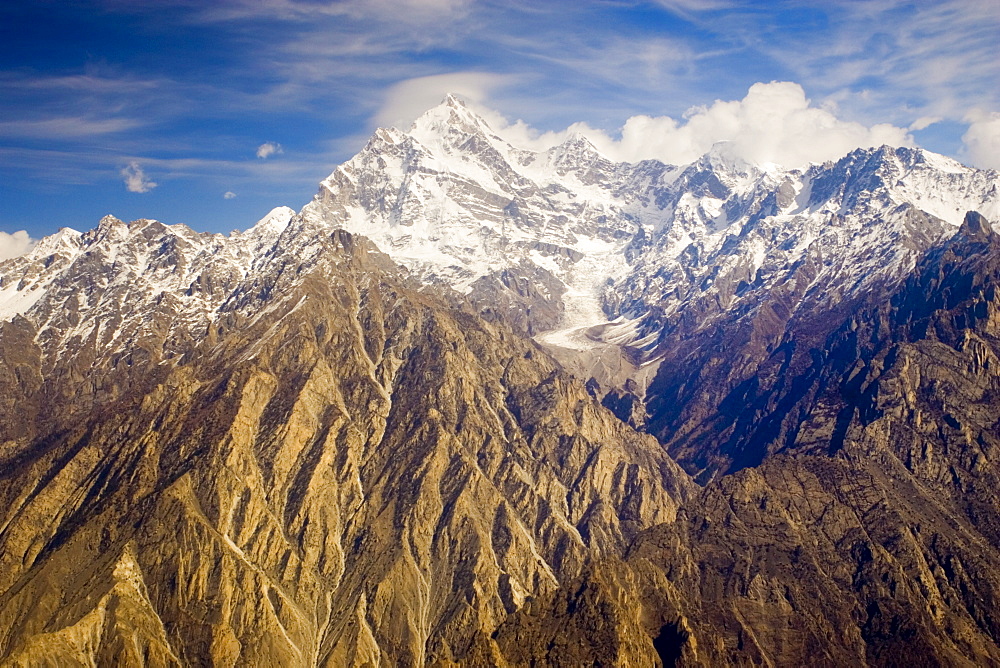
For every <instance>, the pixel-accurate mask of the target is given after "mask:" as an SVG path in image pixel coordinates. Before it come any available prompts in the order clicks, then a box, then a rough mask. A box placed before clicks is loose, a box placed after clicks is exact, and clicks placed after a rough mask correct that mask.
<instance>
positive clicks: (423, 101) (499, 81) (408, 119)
mask: <svg viewBox="0 0 1000 668" xmlns="http://www.w3.org/2000/svg"><path fill="white" fill-rule="evenodd" d="M515 80H516V79H515V77H513V76H510V75H505V74H493V73H489V72H451V73H449V74H435V75H432V76H427V77H417V78H414V79H407V80H405V81H401V82H399V83H397V84H396V85H394V86H392V87H391V88H389V90H388V91H387V92H386V95H385V99H384V101H383V103H382V107H381V108H380V109H379V111H378V113H377V114H376V115H375V123H376V124H377V125H378V126H379V127H383V128H385V127H390V126H392V127H397V128H402V129H406V128H408V127H409V126H410V123H412V122H413V121H414V120H416V119H417V117H418V116H420V115H421V114H422V113H424V112H425V111H427V110H428V109H430V108H431V107H434V106H436V105H438V104H439V103H440V102H441V100H443V99H444V97H445V95H447V94H448V93H455V94H456V95H458V96H460V97H461V98H463V99H464V100H466V101H467V102H469V103H471V104H472V105H473V106H476V107H477V111H481V109H480V108H479V106H480V105H481V104H482V103H483V102H484V101H485V100H486V98H487V96H488V95H489V94H490V92H492V91H493V90H495V89H497V88H500V87H502V86H505V85H509V84H511V83H514V81H515ZM488 120H489V119H488Z"/></svg>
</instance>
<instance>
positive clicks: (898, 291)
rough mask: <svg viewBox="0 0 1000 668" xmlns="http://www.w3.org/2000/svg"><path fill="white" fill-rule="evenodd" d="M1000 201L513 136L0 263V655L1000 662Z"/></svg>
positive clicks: (891, 165) (411, 146)
mask: <svg viewBox="0 0 1000 668" xmlns="http://www.w3.org/2000/svg"><path fill="white" fill-rule="evenodd" d="M998 180H1000V179H998V175H997V173H996V172H993V171H986V170H976V169H973V168H969V167H965V166H963V165H961V164H959V163H957V162H955V161H953V160H951V159H948V158H945V157H943V156H939V155H936V154H933V153H930V152H928V151H924V150H921V149H915V148H892V147H886V146H883V147H876V148H865V149H858V150H856V151H853V152H852V153H850V154H848V155H846V156H844V157H843V158H841V159H840V160H838V161H836V162H831V163H826V164H814V165H811V166H808V167H806V168H803V169H785V168H783V167H779V166H777V165H754V164H749V163H746V162H745V161H743V160H741V159H739V158H738V157H737V156H735V155H734V154H733V152H732V151H731V149H730V147H729V146H727V145H726V144H718V145H716V146H715V147H714V148H713V150H712V151H711V152H710V153H708V154H707V155H705V156H703V157H702V158H700V159H698V160H697V161H695V162H693V163H691V164H689V165H679V166H678V165H667V164H663V163H660V162H657V161H652V160H650V161H644V162H640V163H620V162H614V161H612V160H610V159H608V158H607V157H605V156H604V155H602V154H601V152H600V151H598V150H597V149H596V148H595V147H594V146H593V144H591V143H590V142H589V141H588V140H587V139H586V138H585V137H583V136H580V135H574V136H571V137H569V138H568V139H567V140H566V141H564V142H563V143H561V144H559V145H557V146H555V147H553V148H550V149H548V150H545V151H530V150H526V149H522V148H517V147H515V146H513V145H512V144H511V143H509V142H508V141H506V140H505V139H504V138H503V137H502V136H501V133H498V132H496V131H494V130H493V129H492V128H491V127H490V125H489V124H488V123H487V122H486V121H485V120H484V119H483V118H481V117H480V116H478V115H477V114H476V113H474V112H473V111H472V110H470V109H469V108H468V107H467V106H466V105H465V104H464V103H463V102H461V101H460V100H459V99H458V98H456V97H454V96H449V97H448V98H447V99H446V100H445V101H444V102H443V103H442V104H441V105H440V106H438V107H436V108H434V109H432V110H430V111H428V112H427V113H426V114H424V115H423V116H421V117H420V118H419V119H418V120H417V121H416V122H415V124H414V125H413V127H412V128H411V129H410V130H409V131H408V132H402V131H400V130H397V129H393V128H390V129H380V130H378V131H377V132H376V133H375V134H374V135H373V136H372V138H371V139H370V140H369V142H368V143H367V144H366V145H365V146H364V148H363V149H362V150H361V151H360V152H359V153H358V154H357V155H356V156H355V157H354V158H352V159H351V160H349V161H348V162H346V163H344V164H343V165H341V166H339V167H337V169H336V170H335V171H334V172H333V173H332V174H331V175H330V176H329V177H328V178H327V179H325V180H324V181H323V182H322V183H321V184H320V187H319V191H318V193H317V195H316V196H315V197H314V199H313V200H312V201H311V202H309V203H308V204H306V206H305V207H304V208H303V209H302V210H301V211H300V212H298V213H296V212H295V211H294V210H292V209H290V208H287V207H279V208H277V209H275V210H274V211H272V212H271V213H270V214H268V216H266V217H265V218H264V219H262V220H261V221H260V222H259V223H257V224H256V225H255V226H253V227H251V228H250V229H248V230H246V231H244V232H234V233H233V234H231V235H229V236H222V235H211V234H204V233H197V232H194V231H192V230H190V229H189V228H186V227H184V226H180V225H164V224H162V223H159V222H157V221H151V220H138V221H133V222H131V223H124V222H122V221H120V220H118V219H116V218H114V217H111V216H108V217H105V218H104V219H102V220H101V221H100V223H99V224H98V226H97V227H96V228H95V229H92V230H90V231H88V232H86V233H79V232H76V231H73V230H69V229H64V230H61V231H60V232H59V233H57V234H55V235H52V236H50V237H47V238H45V239H43V240H41V241H40V242H39V243H38V244H37V245H36V246H35V247H34V248H33V249H32V250H31V251H30V252H29V253H28V254H26V255H24V256H21V257H18V258H13V259H11V260H7V261H5V262H3V263H2V264H0V403H2V408H0V414H2V415H4V416H5V419H4V420H3V421H0V463H2V465H0V481H2V482H0V499H2V504H0V508H2V510H0V562H2V567H0V657H3V658H2V661H3V665H42V664H48V665H94V664H98V665H105V664H111V663H114V664H121V665H201V664H207V663H211V664H222V665H331V666H332V665H337V666H340V665H353V666H363V665H373V666H376V665H455V664H459V665H498V666H520V665H598V664H600V665H619V666H641V665H650V666H652V665H674V664H677V665H724V664H768V665H801V664H804V663H808V664H813V665H866V664H867V665H897V664H899V663H902V662H904V661H905V662H906V663H911V664H912V663H917V664H923V663H926V664H927V665H988V664H993V663H1000V644H998V643H1000V615H998V613H997V611H998V610H1000V605H998V603H1000V566H998V562H997V559H996V554H997V550H998V548H1000V514H998V513H1000V498H998V495H997V490H998V489H1000V479H998V478H1000V468H998V461H1000V425H998V421H1000V411H998V409H997V407H998V406H1000V309H998V301H997V283H998V273H1000V237H998V235H997V233H996V232H994V230H993V228H992V225H991V222H990V221H991V220H997V218H998V214H1000V196H998V193H997V183H998Z"/></svg>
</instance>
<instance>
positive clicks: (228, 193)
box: [222, 190, 236, 199]
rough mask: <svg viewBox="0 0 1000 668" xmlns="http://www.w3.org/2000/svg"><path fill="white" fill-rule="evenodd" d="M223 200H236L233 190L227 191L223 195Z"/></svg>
mask: <svg viewBox="0 0 1000 668" xmlns="http://www.w3.org/2000/svg"><path fill="white" fill-rule="evenodd" d="M222 199H236V193H234V192H233V191H232V190H227V191H226V192H225V193H224V194H223V195H222Z"/></svg>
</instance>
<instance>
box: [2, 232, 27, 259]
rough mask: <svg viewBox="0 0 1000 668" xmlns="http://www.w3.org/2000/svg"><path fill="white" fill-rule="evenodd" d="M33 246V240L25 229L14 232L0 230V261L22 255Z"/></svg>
mask: <svg viewBox="0 0 1000 668" xmlns="http://www.w3.org/2000/svg"><path fill="white" fill-rule="evenodd" d="M34 246H35V240H34V239H32V238H31V237H30V236H28V233H27V232H26V231H25V230H19V231H17V232H14V234H8V233H6V232H0V261H2V260H9V259H10V258H12V257H17V256H19V255H24V254H25V253H27V252H28V251H30V250H31V249H32V248H34Z"/></svg>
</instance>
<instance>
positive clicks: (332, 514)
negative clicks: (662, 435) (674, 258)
mask: <svg viewBox="0 0 1000 668" xmlns="http://www.w3.org/2000/svg"><path fill="white" fill-rule="evenodd" d="M103 225H104V226H105V227H107V226H110V225H114V226H115V229H117V230H118V233H117V236H116V237H115V239H116V242H115V243H113V244H112V243H110V242H108V244H107V245H104V242H102V241H101V240H97V239H95V240H93V241H91V242H90V243H89V245H88V243H87V242H86V241H85V242H83V245H82V246H81V247H79V248H78V249H77V252H78V255H77V257H76V260H75V261H73V262H72V263H71V265H70V266H69V267H68V268H66V269H64V270H63V271H62V273H61V275H60V276H59V278H58V279H56V280H55V282H54V285H52V286H50V288H49V290H48V292H47V293H46V296H45V298H44V299H45V303H40V304H39V305H38V306H37V312H38V313H39V314H47V315H48V316H51V318H47V319H44V320H43V319H42V317H41V316H39V321H40V322H39V321H35V320H34V319H33V318H32V317H31V315H30V314H29V316H28V317H20V318H18V319H16V320H14V321H12V322H10V323H7V324H5V325H4V327H3V329H2V330H0V332H2V334H3V339H2V345H3V351H2V356H0V359H2V360H3V367H2V371H3V373H2V376H0V377H2V378H3V382H4V386H3V392H2V396H3V397H5V398H10V401H11V404H12V406H13V407H14V408H11V410H10V414H14V413H15V412H16V407H27V406H39V407H40V406H45V410H37V411H34V412H30V411H22V412H23V413H24V415H23V416H22V419H21V420H20V421H19V422H16V423H8V424H7V425H6V433H5V434H4V442H3V467H2V470H3V471H4V472H5V473H4V484H3V485H2V486H0V493H2V494H3V501H4V503H3V507H4V508H5V509H7V510H6V511H5V512H4V518H3V525H2V526H3V530H2V533H0V540H2V549H0V555H2V557H0V558H2V561H3V564H2V568H0V572H2V573H3V576H2V578H3V580H2V582H0V591H2V592H3V593H2V599H0V619H2V623H0V628H3V629H5V631H4V633H3V635H2V637H0V652H2V653H3V655H4V656H7V657H10V660H11V661H12V662H14V663H18V662H24V663H32V662H39V661H49V662H51V663H57V664H67V663H87V662H88V661H97V662H100V661H102V660H105V659H107V658H109V657H117V658H118V659H119V660H122V661H126V660H134V661H135V662H136V663H141V662H143V661H145V662H148V663H151V664H154V665H158V664H161V663H171V662H174V663H176V662H179V663H181V664H198V663H201V662H203V661H205V660H207V659H208V658H211V660H212V661H213V662H217V663H222V664H236V663H240V664H244V663H247V662H249V663H254V664H260V665H265V664H266V665H306V664H310V665H311V664H313V663H316V662H318V663H321V664H324V665H364V664H365V663H366V662H370V663H372V664H376V665H377V664H395V663H403V664H423V663H433V662H444V663H448V662H451V661H460V660H462V659H463V657H464V656H465V655H466V654H467V653H468V652H469V648H470V646H471V644H472V642H473V640H474V639H475V638H476V637H477V636H478V635H479V634H481V633H483V632H491V631H492V630H493V629H494V628H495V627H496V626H497V625H498V624H499V622H500V621H501V620H502V619H503V618H504V617H505V616H506V615H507V614H508V613H509V612H512V611H513V610H515V609H517V608H518V607H520V606H521V605H522V604H523V602H524V600H525V598H526V597H530V596H537V595H538V594H540V593H542V592H545V591H548V590H550V589H554V588H556V587H558V586H559V584H560V583H561V582H562V581H564V580H565V579H567V578H570V577H574V576H576V575H577V574H578V573H579V572H580V571H581V569H582V568H583V566H584V564H585V563H586V562H587V561H588V560H589V559H592V558H595V557H600V556H603V555H605V554H617V553H620V552H621V551H622V549H623V548H624V546H625V545H626V544H627V543H628V542H629V541H630V540H631V539H632V538H634V537H635V536H636V535H637V534H638V532H640V531H643V530H645V529H648V528H650V527H652V526H655V525H656V524H659V523H662V522H669V521H672V520H673V519H674V517H675V514H676V509H677V506H678V504H679V503H680V502H682V501H683V499H684V498H686V496H687V494H688V491H689V489H690V488H691V486H690V483H689V482H688V481H687V478H686V476H685V475H684V474H683V473H682V472H681V471H680V469H679V468H678V467H677V465H676V464H674V463H673V462H672V461H671V460H670V459H669V457H667V456H666V454H665V453H664V452H663V451H662V449H660V448H659V447H658V446H657V444H656V442H655V441H654V440H653V439H652V437H649V436H645V435H640V434H637V433H635V432H634V431H632V430H630V429H629V428H628V427H627V426H626V425H624V424H622V423H621V422H620V421H618V420H617V419H615V418H614V416H613V415H612V414H611V413H610V412H608V411H607V410H605V409H604V408H602V407H601V406H600V405H599V404H597V403H596V402H595V401H594V400H593V399H592V398H591V397H590V396H589V395H588V394H587V392H586V391H585V389H584V388H583V387H582V386H581V385H580V384H578V383H577V382H575V381H573V380H572V379H570V378H569V377H567V376H566V375H565V374H563V373H562V372H561V371H560V370H559V368H558V367H557V365H555V364H554V363H553V362H552V361H551V360H550V359H549V358H547V356H546V355H545V354H544V353H543V352H542V351H541V350H540V349H539V348H538V347H537V346H536V345H535V344H533V343H531V342H529V341H527V340H525V339H523V338H520V337H518V336H516V335H515V334H514V333H512V332H511V331H510V330H508V329H506V328H504V327H502V326H499V325H490V324H488V323H486V322H484V321H483V320H482V319H480V318H478V317H477V316H475V315H473V314H471V313H468V312H465V311H464V310H463V309H462V308H460V307H459V305H456V304H454V303H449V302H448V301H446V300H443V299H442V298H440V297H436V296H433V295H428V294H425V293H422V292H420V291H418V290H416V287H418V286H416V285H415V284H413V283H412V282H411V281H410V280H409V279H407V278H405V277H404V276H402V275H401V274H400V272H399V270H398V269H397V268H396V266H395V265H394V264H392V263H391V262H390V261H389V260H388V258H386V257H385V256H384V255H382V254H381V253H379V252H378V251H377V250H376V249H375V247H374V246H372V245H371V243H370V242H367V241H366V240H364V239H359V238H356V237H353V236H352V235H350V234H349V233H346V232H339V231H335V232H332V233H331V232H329V231H327V230H325V229H319V230H317V229H313V228H311V227H310V226H309V225H308V224H305V223H302V222H301V221H300V220H293V222H292V223H291V224H290V225H289V226H288V228H287V229H285V231H284V232H283V233H282V235H281V236H279V237H277V238H276V239H275V240H274V244H273V245H272V246H271V248H270V249H268V250H266V251H265V252H264V254H263V255H262V256H261V257H260V258H258V259H257V260H256V261H255V265H254V267H253V271H252V272H250V273H249V274H248V275H247V277H245V278H240V277H238V275H236V276H234V279H233V280H234V283H233V284H232V285H231V289H230V290H229V291H228V294H222V293H219V294H218V295H217V297H216V299H215V300H214V301H213V300H212V299H210V298H209V297H205V298H204V300H203V301H201V302H200V303H201V304H202V305H204V304H213V305H215V306H216V310H215V311H214V312H213V313H212V315H211V317H210V318H209V320H210V322H209V324H208V325H207V328H208V329H209V330H210V331H208V332H206V331H204V329H205V327H206V325H205V324H203V323H202V322H200V321H198V320H197V319H193V320H187V319H183V318H179V317H178V318H175V319H174V320H172V321H171V320H169V319H168V318H167V317H166V316H164V315H163V314H162V313H160V312H155V313H156V314H155V315H154V316H152V317H151V319H150V320H149V321H146V322H144V323H142V324H136V328H137V329H136V333H135V336H134V341H133V342H132V343H131V344H130V346H129V348H128V350H129V351H130V352H129V354H126V355H123V356H117V355H115V354H110V355H109V354H105V352H104V351H103V349H100V348H99V350H98V351H97V352H96V353H90V354H88V355H86V356H83V355H82V354H78V355H72V354H69V353H68V352H67V349H66V346H65V345H64V342H65V340H66V339H67V338H68V337H71V338H70V341H75V340H78V339H79V338H80V337H79V335H78V334H77V333H76V330H83V329H89V330H91V331H98V332H99V331H103V329H104V326H105V325H106V324H107V322H106V320H105V319H104V318H105V313H106V311H105V310H104V308H103V307H104V306H107V305H108V304H110V303H111V302H113V301H114V300H115V299H117V297H118V295H117V293H116V290H115V289H114V286H118V285H123V284H125V283H127V280H126V278H127V270H122V269H117V270H115V269H112V268H109V267H107V266H106V265H105V266H104V269H105V270H106V273H105V274H104V276H103V278H102V279H99V280H97V279H95V278H94V272H93V268H92V263H93V262H95V261H96V260H95V256H96V257H97V258H102V257H108V256H109V255H113V256H116V257H123V256H128V255H129V254H132V255H134V256H136V257H141V256H143V253H144V252H146V251H151V250H152V249H156V248H163V247H164V246H169V245H170V243H172V242H171V240H173V239H178V238H181V239H183V238H186V237H188V236H190V235H191V233H190V232H189V231H187V230H184V229H182V228H166V227H157V228H156V232H157V234H155V235H153V234H150V233H149V230H150V225H148V224H146V223H144V222H139V223H137V224H133V225H131V226H123V225H121V224H119V223H117V222H112V221H105V223H104V224H103ZM193 239H194V242H198V243H206V242H208V243H213V241H212V240H206V239H205V238H204V237H198V236H197V235H195V236H193ZM293 239H294V241H292V240H293ZM286 242H287V245H286ZM193 245H195V246H197V243H194V244H193ZM43 252H44V251H43ZM199 252H200V251H199ZM46 260H47V258H38V257H36V258H32V259H30V260H25V261H24V262H22V263H21V264H20V265H19V266H18V270H19V271H24V270H25V269H24V267H25V265H30V264H32V262H44V261H46ZM126 264H127V263H124V262H123V263H120V264H119V265H117V266H119V267H121V266H124V265H126ZM182 264H183V263H178V265H179V266H181V265H182ZM264 265H266V267H265V266H264ZM221 266H222V267H225V265H224V264H222V265H221ZM213 270H219V271H222V272H223V273H224V274H225V275H230V274H229V271H230V268H224V269H220V268H219V267H218V266H213V267H212V269H211V270H206V273H203V274H201V275H199V276H198V277H197V278H193V279H192V278H191V277H190V276H185V277H184V278H183V281H188V280H189V279H190V280H192V285H194V284H196V283H205V284H209V283H215V282H217V281H218V280H219V278H218V276H217V274H215V273H212V271H213ZM180 271H181V270H180V269H178V273H180ZM119 272H122V273H125V274H126V276H125V277H123V276H122V275H121V274H120V273H119ZM261 276H264V277H266V282H261V280H260V277H261ZM105 279H106V280H105ZM178 280H181V279H178ZM91 282H96V283H97V284H100V285H102V286H103V285H105V284H106V285H107V286H110V287H109V289H106V290H104V291H103V292H100V291H96V292H95V297H94V298H93V300H92V302H91V303H90V304H89V305H90V308H89V309H88V310H87V311H85V312H84V313H83V314H81V315H80V316H79V321H78V322H75V323H74V324H72V325H71V320H70V319H71V318H73V316H74V313H73V312H72V310H70V309H69V308H67V307H66V305H65V303H64V304H62V305H61V308H60V305H59V304H57V303H56V302H57V301H58V300H61V299H62V300H67V301H71V302H72V301H75V300H76V299H77V294H79V290H78V289H77V290H74V289H72V287H73V286H80V285H81V284H85V285H89V284H90V283H91ZM131 296H132V297H134V298H136V299H137V300H145V303H144V302H143V301H139V302H138V303H134V304H133V308H135V309H136V311H137V312H140V313H141V312H144V311H145V309H146V308H147V307H148V308H151V309H152V308H154V307H153V305H154V304H156V303H159V304H162V303H163V302H164V301H165V300H164V298H162V295H161V294H160V293H156V292H150V291H137V292H134V293H131ZM203 296H204V295H203ZM193 297H194V295H192V298H193ZM183 311H185V309H184V308H177V309H176V310H175V311H173V312H172V314H174V315H177V314H178V313H180V312H183ZM107 312H110V311H107ZM57 313H58V314H60V315H59V316H58V317H57V316H56V315H55V314H57ZM42 323H44V324H42ZM73 328H76V329H73ZM192 330H194V331H192ZM46 332H51V336H48V337H46V336H44V334H45V333H46ZM32 341H37V343H36V344H33V345H31V346H26V345H25V342H32ZM174 342H176V343H174ZM25 349H27V350H28V351H29V352H28V353H27V354H25V352H24V350H25ZM77 349H79V345H78V344H75V347H74V350H77ZM140 353H143V354H140ZM84 365H86V366H87V369H86V377H87V378H88V380H89V381H90V382H89V383H81V384H77V383H67V382H66V381H65V380H63V379H64V378H65V376H66V375H71V376H72V375H73V374H76V373H81V374H82V373H83V371H82V370H81V367H82V366H84ZM107 385H110V386H111V387H113V388H117V390H116V391H111V390H108V389H106V386H107ZM121 388H127V391H125V390H124V389H121ZM74 389H75V391H76V393H77V394H76V396H75V397H74V398H72V399H70V398H68V397H67V396H65V395H63V394H60V393H61V392H66V393H68V392H70V391H72V390H74ZM119 390H120V391H119ZM81 407H83V408H81ZM133 654H134V655H133ZM102 657H103V659H102ZM128 657H131V659H129V658H128Z"/></svg>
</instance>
